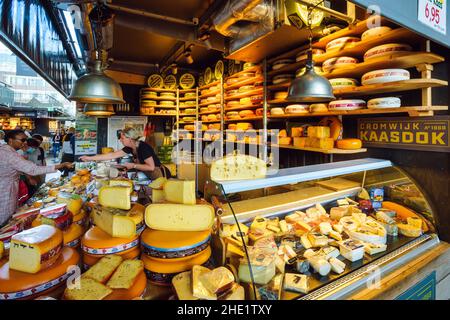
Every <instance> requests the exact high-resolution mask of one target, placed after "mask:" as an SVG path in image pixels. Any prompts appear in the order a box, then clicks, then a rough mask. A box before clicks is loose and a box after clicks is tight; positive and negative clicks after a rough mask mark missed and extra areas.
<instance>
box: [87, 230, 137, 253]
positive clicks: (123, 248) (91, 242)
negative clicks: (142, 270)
mask: <svg viewBox="0 0 450 320" xmlns="http://www.w3.org/2000/svg"><path fill="white" fill-rule="evenodd" d="M137 246H139V235H135V236H134V237H132V238H129V239H126V238H115V237H111V236H110V235H109V234H108V233H106V232H105V231H103V230H102V229H100V228H98V227H96V226H94V227H91V228H90V229H89V230H88V231H87V232H86V233H85V234H84V236H83V237H82V240H81V249H82V250H83V252H85V253H88V254H91V255H96V256H100V255H105V254H121V253H123V254H124V253H126V252H128V251H131V250H133V249H134V248H135V247H137Z"/></svg>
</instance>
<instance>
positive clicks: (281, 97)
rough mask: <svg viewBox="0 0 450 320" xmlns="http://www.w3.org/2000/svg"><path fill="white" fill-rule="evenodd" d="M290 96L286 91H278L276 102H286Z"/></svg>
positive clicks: (275, 96)
mask: <svg viewBox="0 0 450 320" xmlns="http://www.w3.org/2000/svg"><path fill="white" fill-rule="evenodd" d="M287 96H288V93H287V92H286V91H278V92H275V95H274V98H275V100H284V99H286V98H287Z"/></svg>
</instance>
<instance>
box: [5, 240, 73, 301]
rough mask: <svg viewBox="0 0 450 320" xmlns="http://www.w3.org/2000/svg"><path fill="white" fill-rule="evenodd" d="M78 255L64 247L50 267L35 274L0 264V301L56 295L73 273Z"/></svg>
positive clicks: (7, 264) (7, 263)
mask: <svg viewBox="0 0 450 320" xmlns="http://www.w3.org/2000/svg"><path fill="white" fill-rule="evenodd" d="M79 261H80V255H79V254H78V253H77V251H76V250H75V249H73V248H69V247H64V248H63V249H62V251H61V254H60V255H59V257H58V258H57V259H56V260H55V262H54V264H53V265H51V266H50V267H48V268H46V269H43V270H40V271H39V272H37V273H26V272H21V271H16V270H13V269H11V268H10V263H9V262H6V263H4V264H3V265H2V264H1V263H0V300H16V299H20V300H31V299H35V298H37V297H40V296H45V295H49V294H56V293H57V292H58V291H59V288H60V287H62V286H64V285H65V283H66V280H67V279H68V278H69V277H70V276H71V275H73V274H74V273H75V271H76V268H73V269H71V268H70V267H73V266H76V265H78V263H79Z"/></svg>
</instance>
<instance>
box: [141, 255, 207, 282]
mask: <svg viewBox="0 0 450 320" xmlns="http://www.w3.org/2000/svg"><path fill="white" fill-rule="evenodd" d="M210 257H211V248H210V247H208V248H207V249H206V250H203V251H202V252H200V253H198V254H196V255H194V256H192V257H191V259H187V260H183V261H175V262H170V261H167V260H164V261H159V260H156V259H153V258H151V257H149V256H147V255H142V256H141V260H142V262H144V268H145V270H144V271H145V274H146V275H147V279H148V280H149V281H150V282H151V283H154V284H158V285H165V286H169V285H170V284H171V282H172V278H173V277H175V276H176V275H177V274H178V273H180V272H184V271H188V270H191V269H192V267H194V266H196V265H209V263H208V260H209V258H210Z"/></svg>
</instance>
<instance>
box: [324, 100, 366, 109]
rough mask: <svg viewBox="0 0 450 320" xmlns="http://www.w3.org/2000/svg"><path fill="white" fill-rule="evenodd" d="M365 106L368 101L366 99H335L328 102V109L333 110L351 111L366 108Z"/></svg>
mask: <svg viewBox="0 0 450 320" xmlns="http://www.w3.org/2000/svg"><path fill="white" fill-rule="evenodd" d="M365 107H366V102H365V101H364V100H359V99H353V100H335V101H331V102H330V103H329V104H328V109H329V110H330V111H333V110H345V111H351V110H358V109H364V108H365Z"/></svg>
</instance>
